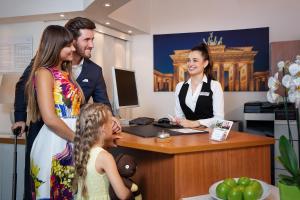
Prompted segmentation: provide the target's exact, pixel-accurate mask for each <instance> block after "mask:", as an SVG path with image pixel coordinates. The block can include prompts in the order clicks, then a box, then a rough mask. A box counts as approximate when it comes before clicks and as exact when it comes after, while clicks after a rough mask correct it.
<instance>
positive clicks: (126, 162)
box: [109, 153, 142, 200]
mask: <svg viewBox="0 0 300 200" xmlns="http://www.w3.org/2000/svg"><path fill="white" fill-rule="evenodd" d="M115 160H116V164H117V168H118V171H119V173H120V176H121V177H122V179H123V182H124V184H125V186H126V187H127V188H128V189H129V190H130V191H131V192H132V195H131V197H130V200H142V194H141V192H140V190H139V188H138V186H137V184H135V183H134V182H133V180H132V179H131V178H130V177H132V176H133V175H134V174H135V172H136V167H137V164H136V161H135V160H134V158H133V157H132V156H130V155H128V154H123V153H121V154H119V155H118V156H117V157H116V158H115ZM109 196H110V199H111V200H119V199H118V197H117V195H116V194H115V192H114V189H113V188H112V186H111V185H109Z"/></svg>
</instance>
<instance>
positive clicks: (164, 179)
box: [117, 131, 274, 200]
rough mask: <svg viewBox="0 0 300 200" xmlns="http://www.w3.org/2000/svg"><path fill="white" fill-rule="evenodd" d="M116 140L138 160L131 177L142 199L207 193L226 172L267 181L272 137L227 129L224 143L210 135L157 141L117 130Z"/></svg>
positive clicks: (269, 177)
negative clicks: (120, 136) (117, 136)
mask: <svg viewBox="0 0 300 200" xmlns="http://www.w3.org/2000/svg"><path fill="white" fill-rule="evenodd" d="M121 134H122V139H120V140H118V142H117V143H118V145H119V146H120V148H122V150H123V151H126V152H127V153H129V154H131V155H133V156H134V157H135V158H136V160H137V163H138V169H137V173H136V175H135V176H134V180H135V181H136V183H137V184H138V185H139V187H140V189H141V191H142V194H143V199H146V200H169V199H170V200H175V199H176V200H177V199H181V198H183V197H190V196H197V195H201V194H207V193H208V188H209V186H210V185H211V184H212V183H214V182H216V181H219V180H221V179H224V178H227V177H240V176H248V177H251V178H256V179H260V180H263V181H265V182H267V183H270V182H271V164H270V163H271V155H270V145H271V144H274V139H273V138H268V137H263V136H257V135H250V134H246V133H242V132H236V131H231V132H230V134H229V136H228V139H227V140H226V141H224V142H214V141H210V140H209V135H208V134H196V135H186V136H173V137H172V138H171V141H170V142H165V143H160V142H156V140H155V138H142V137H138V136H134V135H130V134H127V133H121Z"/></svg>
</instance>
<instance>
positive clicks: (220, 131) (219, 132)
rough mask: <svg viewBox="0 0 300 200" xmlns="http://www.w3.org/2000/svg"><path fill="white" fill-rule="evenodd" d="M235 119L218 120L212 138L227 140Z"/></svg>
mask: <svg viewBox="0 0 300 200" xmlns="http://www.w3.org/2000/svg"><path fill="white" fill-rule="evenodd" d="M232 124H233V121H227V120H217V122H216V124H215V127H214V129H213V131H212V134H211V137H210V139H211V140H216V141H223V140H226V138H227V136H228V134H229V131H230V129H231V127H232Z"/></svg>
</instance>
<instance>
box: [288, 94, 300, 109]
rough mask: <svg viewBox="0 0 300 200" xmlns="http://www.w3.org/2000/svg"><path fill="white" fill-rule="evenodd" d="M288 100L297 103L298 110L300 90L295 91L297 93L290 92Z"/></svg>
mask: <svg viewBox="0 0 300 200" xmlns="http://www.w3.org/2000/svg"><path fill="white" fill-rule="evenodd" d="M288 98H289V101H290V102H292V103H295V106H296V107H297V108H298V107H299V104H300V91H299V90H295V91H291V90H289V92H288Z"/></svg>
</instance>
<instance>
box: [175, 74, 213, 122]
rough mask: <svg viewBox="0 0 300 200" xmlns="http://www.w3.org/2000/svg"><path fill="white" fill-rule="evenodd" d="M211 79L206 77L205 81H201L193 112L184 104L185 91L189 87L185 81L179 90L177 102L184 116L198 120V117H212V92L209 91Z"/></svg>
mask: <svg viewBox="0 0 300 200" xmlns="http://www.w3.org/2000/svg"><path fill="white" fill-rule="evenodd" d="M210 83H211V79H210V78H208V79H207V83H205V82H203V83H202V84H203V85H202V89H201V92H200V94H199V97H198V100H197V103H196V108H195V112H193V111H192V110H191V109H190V108H189V107H188V106H187V105H186V104H185V98H186V94H187V91H188V89H189V84H188V83H187V82H185V83H184V84H183V85H182V87H181V89H180V92H179V95H178V97H179V102H180V106H181V109H182V111H183V113H184V115H185V118H186V119H188V120H199V119H207V118H212V117H213V116H214V115H213V99H212V95H213V92H212V91H211V87H210ZM203 94H208V96H205V95H203Z"/></svg>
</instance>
